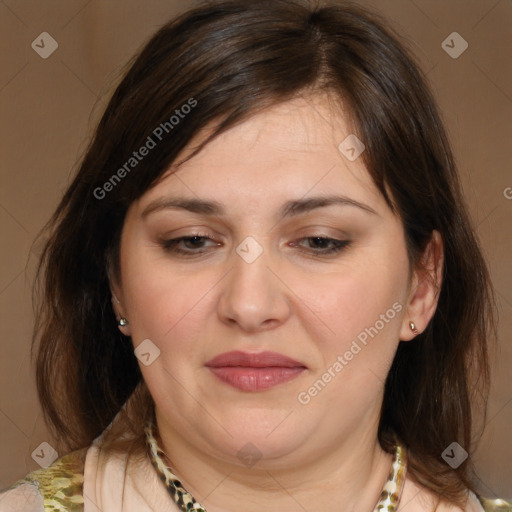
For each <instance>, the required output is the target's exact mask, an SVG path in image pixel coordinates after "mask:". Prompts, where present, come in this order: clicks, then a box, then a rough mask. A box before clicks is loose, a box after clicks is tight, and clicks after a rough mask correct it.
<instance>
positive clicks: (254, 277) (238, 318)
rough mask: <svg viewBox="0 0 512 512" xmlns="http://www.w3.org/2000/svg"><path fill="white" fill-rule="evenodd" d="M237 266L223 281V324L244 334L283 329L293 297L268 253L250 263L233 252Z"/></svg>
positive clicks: (221, 299) (221, 303)
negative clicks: (290, 295)
mask: <svg viewBox="0 0 512 512" xmlns="http://www.w3.org/2000/svg"><path fill="white" fill-rule="evenodd" d="M232 260H233V266H232V269H231V271H230V272H229V273H228V274H227V276H226V278H225V279H224V280H223V281H222V282H223V283H224V288H223V290H222V293H221V296H220V298H219V302H218V316H219V318H220V320H221V321H222V322H223V323H225V324H228V325H230V326H231V327H233V326H236V327H238V328H239V329H240V330H242V331H244V332H251V333H254V332H258V331H265V330H269V329H273V328H276V327H278V326H279V325H282V324H283V323H284V322H286V320H287V319H288V317H289V316H290V300H289V299H290V297H289V296H288V294H287V290H288V289H287V287H286V286H285V284H283V282H282V281H281V280H280V279H279V277H278V276H279V272H278V269H277V265H276V264H272V261H271V258H270V256H269V253H268V251H266V250H263V253H262V254H261V255H260V256H259V257H258V258H257V259H256V260H254V261H252V262H248V261H246V260H245V259H244V258H243V257H241V256H240V255H239V254H238V253H236V252H235V251H233V255H232Z"/></svg>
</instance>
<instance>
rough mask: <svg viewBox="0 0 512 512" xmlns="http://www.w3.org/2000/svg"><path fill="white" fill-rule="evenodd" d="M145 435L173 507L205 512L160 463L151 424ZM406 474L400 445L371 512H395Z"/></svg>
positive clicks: (161, 452)
mask: <svg viewBox="0 0 512 512" xmlns="http://www.w3.org/2000/svg"><path fill="white" fill-rule="evenodd" d="M144 432H145V434H146V445H147V448H148V455H149V458H150V460H151V464H152V465H153V467H154V468H155V469H156V472H157V473H158V476H159V477H160V480H162V482H163V483H164V485H165V487H166V488H167V491H168V492H169V494H170V495H171V498H172V499H173V500H174V503H176V505H178V506H179V507H180V509H181V510H183V512H188V511H190V510H194V511H197V512H207V511H206V509H205V508H204V507H203V506H202V505H201V504H200V503H199V502H198V501H196V499H195V498H194V497H193V496H192V495H191V494H190V493H189V492H188V491H187V490H186V489H185V487H183V485H182V484H181V482H180V480H179V479H178V477H177V476H176V475H175V474H174V473H173V472H172V471H171V469H170V468H169V467H168V466H167V465H166V464H165V462H164V460H163V459H164V457H165V453H164V452H163V450H162V449H161V448H160V446H159V445H158V442H157V440H156V438H155V436H154V434H153V423H152V422H151V421H149V422H148V424H147V425H146V428H145V429H144ZM406 471H407V452H406V450H405V448H404V447H403V446H402V445H401V444H400V443H397V445H396V449H395V457H394V460H393V464H392V465H391V470H390V472H389V477H388V479H387V481H386V483H385V484H384V487H383V488H382V492H381V494H380V498H379V501H378V503H377V505H375V508H374V509H373V512H395V511H396V510H397V508H398V503H399V502H400V496H401V494H402V489H403V486H404V482H405V474H406Z"/></svg>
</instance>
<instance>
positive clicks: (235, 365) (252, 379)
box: [205, 351, 307, 391]
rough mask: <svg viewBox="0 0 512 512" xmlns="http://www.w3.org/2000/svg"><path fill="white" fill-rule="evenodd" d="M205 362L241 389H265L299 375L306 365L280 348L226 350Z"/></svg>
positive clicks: (228, 382)
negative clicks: (276, 349)
mask: <svg viewBox="0 0 512 512" xmlns="http://www.w3.org/2000/svg"><path fill="white" fill-rule="evenodd" d="M205 366H206V367H207V368H209V369H210V371H211V372H212V373H213V374H214V375H215V376H216V377H217V378H218V379H220V380H221V381H223V382H224V383H225V384H229V385H230V386H232V387H235V388H237V389H239V390H241V391H263V390H266V389H269V388H272V387H274V386H277V385H278V384H283V383H285V382H288V381H290V380H291V379H294V378H295V377H298V376H299V375H300V374H301V373H302V372H303V371H304V370H306V368H307V367H306V366H305V365H304V364H302V363H300V362H299V361H295V360H294V359H291V358H289V357H287V356H284V355H282V354H279V353H277V352H260V353H256V354H254V353H249V352H241V351H234V352H226V353H224V354H220V355H218V356H216V357H214V358H213V359H211V360H210V361H208V362H207V363H205Z"/></svg>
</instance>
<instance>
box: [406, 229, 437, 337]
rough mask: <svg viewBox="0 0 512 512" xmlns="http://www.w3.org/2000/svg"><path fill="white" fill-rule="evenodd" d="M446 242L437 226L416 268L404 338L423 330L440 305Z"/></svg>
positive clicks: (407, 309) (413, 335) (407, 310)
mask: <svg viewBox="0 0 512 512" xmlns="http://www.w3.org/2000/svg"><path fill="white" fill-rule="evenodd" d="M443 267H444V245H443V239H442V237H441V234H440V233H439V232H438V231H436V230H434V231H432V236H431V238H430V241H429V242H428V244H427V246H426V248H425V250H424V252H423V254H422V255H421V256H420V258H419V261H418V264H417V266H416V269H415V270H414V271H413V275H412V279H411V288H410V292H409V299H408V304H407V308H406V314H405V315H404V318H403V324H402V328H401V330H400V340H401V341H409V340H412V339H413V338H414V337H415V336H417V334H418V333H421V332H423V331H424V330H425V329H426V328H427V325H428V323H429V322H430V320H431V318H432V317H433V316H434V313H435V311H436V308H437V303H438V299H439V293H440V291H441V284H442V280H443ZM409 322H414V324H415V326H416V329H417V330H418V333H415V332H413V330H412V329H411V327H410V325H409Z"/></svg>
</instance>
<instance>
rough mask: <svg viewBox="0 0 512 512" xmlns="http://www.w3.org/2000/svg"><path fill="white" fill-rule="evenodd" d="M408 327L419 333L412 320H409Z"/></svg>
mask: <svg viewBox="0 0 512 512" xmlns="http://www.w3.org/2000/svg"><path fill="white" fill-rule="evenodd" d="M409 327H410V328H411V331H412V332H413V333H414V334H419V331H418V329H417V328H416V324H415V323H414V322H412V321H411V322H409Z"/></svg>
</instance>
